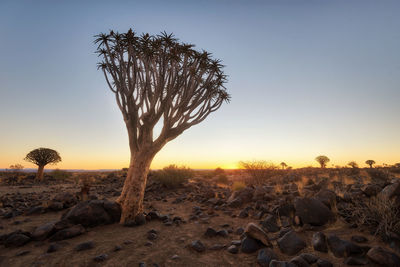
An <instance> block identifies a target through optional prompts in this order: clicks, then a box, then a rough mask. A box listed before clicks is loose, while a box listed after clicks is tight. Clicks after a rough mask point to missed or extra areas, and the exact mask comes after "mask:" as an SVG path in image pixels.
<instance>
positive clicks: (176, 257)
mask: <svg viewBox="0 0 400 267" xmlns="http://www.w3.org/2000/svg"><path fill="white" fill-rule="evenodd" d="M171 260H179V256H178V255H176V254H175V255H173V256H172V257H171Z"/></svg>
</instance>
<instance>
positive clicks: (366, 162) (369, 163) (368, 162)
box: [365, 159, 375, 168]
mask: <svg viewBox="0 0 400 267" xmlns="http://www.w3.org/2000/svg"><path fill="white" fill-rule="evenodd" d="M365 164H367V165H369V167H370V168H372V165H374V164H375V160H372V159H369V160H367V161H365Z"/></svg>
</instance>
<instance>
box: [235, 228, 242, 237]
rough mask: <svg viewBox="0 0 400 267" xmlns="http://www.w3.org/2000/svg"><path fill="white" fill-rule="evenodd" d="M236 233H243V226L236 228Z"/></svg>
mask: <svg viewBox="0 0 400 267" xmlns="http://www.w3.org/2000/svg"><path fill="white" fill-rule="evenodd" d="M235 233H236V234H237V235H241V234H243V233H244V229H243V227H239V228H238V229H236V231H235Z"/></svg>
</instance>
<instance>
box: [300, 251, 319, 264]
mask: <svg viewBox="0 0 400 267" xmlns="http://www.w3.org/2000/svg"><path fill="white" fill-rule="evenodd" d="M300 257H302V258H303V259H304V260H305V261H306V262H308V263H309V264H314V263H316V262H317V260H318V257H317V256H315V255H314V254H311V253H302V254H300Z"/></svg>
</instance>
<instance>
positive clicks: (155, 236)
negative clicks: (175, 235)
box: [147, 232, 158, 240]
mask: <svg viewBox="0 0 400 267" xmlns="http://www.w3.org/2000/svg"><path fill="white" fill-rule="evenodd" d="M157 237H158V236H157V234H156V233H152V232H150V233H147V239H148V240H156V239H157Z"/></svg>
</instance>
